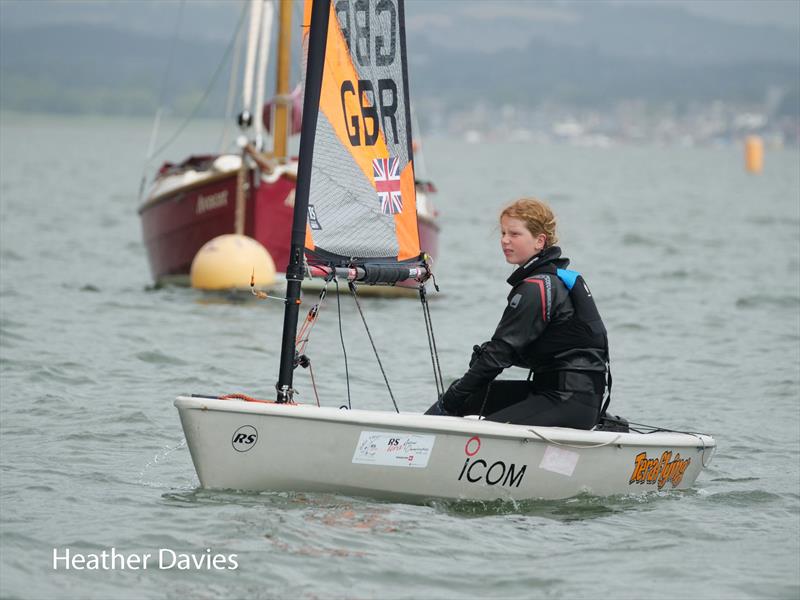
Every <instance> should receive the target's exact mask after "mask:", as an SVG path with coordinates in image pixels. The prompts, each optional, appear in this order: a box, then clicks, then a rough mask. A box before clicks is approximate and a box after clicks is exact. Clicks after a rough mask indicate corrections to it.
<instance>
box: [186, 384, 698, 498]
mask: <svg viewBox="0 0 800 600" xmlns="http://www.w3.org/2000/svg"><path fill="white" fill-rule="evenodd" d="M175 405H176V406H177V407H178V410H179V411H180V416H181V422H182V423H183V430H184V432H185V433H186V440H187V442H188V445H189V450H190V451H191V454H192V459H193V461H194V465H195V468H196V470H197V475H198V477H199V478H200V483H201V484H202V486H203V487H205V488H212V489H244V490H256V491H264V490H266V491H269V490H292V491H298V492H336V493H342V494H349V495H361V496H370V497H374V498H385V499H389V500H401V501H408V502H423V501H425V500H427V499H431V498H444V499H452V500H461V499H469V500H495V499H513V500H529V499H540V498H541V499H558V498H568V497H570V496H575V495H577V494H581V493H588V494H593V495H599V496H608V495H615V494H631V493H641V492H645V491H659V490H663V491H666V490H672V489H686V488H689V487H691V485H692V484H693V483H694V481H695V479H697V476H698V475H699V474H700V471H702V470H703V468H704V467H705V466H706V465H707V464H708V462H709V461H710V460H711V456H712V454H713V452H714V440H713V439H712V438H710V437H709V436H706V435H701V434H684V433H673V432H654V433H622V432H615V431H581V430H578V429H565V428H561V427H532V426H528V425H509V424H504V423H495V422H492V421H486V420H477V419H471V418H460V417H430V416H425V415H419V414H406V413H402V414H397V413H390V412H381V411H373V410H340V409H336V408H329V407H317V406H310V405H299V404H277V403H256V402H245V401H241V400H234V399H226V400H221V399H214V398H200V397H180V398H178V400H177V401H176V402H175ZM298 440H302V443H301V446H302V449H301V450H300V451H298V452H288V451H287V449H288V448H293V447H297V446H298Z"/></svg>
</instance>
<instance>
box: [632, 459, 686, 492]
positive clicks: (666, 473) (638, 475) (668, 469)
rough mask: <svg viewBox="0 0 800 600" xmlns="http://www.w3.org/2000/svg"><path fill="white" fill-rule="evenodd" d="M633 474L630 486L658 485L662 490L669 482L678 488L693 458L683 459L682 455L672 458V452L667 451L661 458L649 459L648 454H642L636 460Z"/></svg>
mask: <svg viewBox="0 0 800 600" xmlns="http://www.w3.org/2000/svg"><path fill="white" fill-rule="evenodd" d="M634 460H635V463H634V467H633V472H632V473H631V480H630V481H629V482H628V485H631V484H634V483H638V484H641V485H652V484H654V483H657V484H658V489H661V488H663V487H664V485H666V483H667V482H668V481H669V482H671V483H672V487H673V488H676V487H678V485H679V484H680V482H681V480H682V479H683V474H684V473H685V472H686V468H687V467H688V466H689V464H690V463H691V462H692V459H691V458H684V459H682V458H681V455H680V453H677V454H676V455H675V458H672V452H671V451H669V450H665V451H664V453H663V454H661V457H660V458H647V453H646V452H640V453H639V454H637V455H636V458H635V459H634Z"/></svg>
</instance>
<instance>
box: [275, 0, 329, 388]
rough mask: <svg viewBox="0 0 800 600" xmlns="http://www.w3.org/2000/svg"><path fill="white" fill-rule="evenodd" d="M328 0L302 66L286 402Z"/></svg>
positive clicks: (317, 10) (319, 7)
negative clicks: (302, 83)
mask: <svg viewBox="0 0 800 600" xmlns="http://www.w3.org/2000/svg"><path fill="white" fill-rule="evenodd" d="M329 15H330V0H314V3H313V5H312V7H311V29H310V31H309V36H308V40H309V43H308V64H307V68H306V85H305V97H304V98H303V125H302V129H301V131H300V157H299V161H298V165H297V186H296V188H295V197H294V218H293V221H292V242H291V249H290V254H289V266H288V267H287V268H286V281H287V285H286V307H285V311H284V315H283V340H282V342H281V362H280V370H279V372H278V383H277V384H276V385H275V387H276V388H277V390H278V402H290V401H291V400H292V395H293V392H294V390H293V389H292V378H293V375H294V367H295V364H294V360H295V337H296V336H297V316H298V314H299V312H300V284H301V282H302V281H303V274H304V273H303V256H304V251H305V239H306V221H307V213H308V194H309V190H310V188H311V161H312V158H313V156H314V135H315V133H316V130H317V115H318V113H319V97H320V90H321V88H322V72H323V66H324V64H325V43H326V40H327V37H328V17H329Z"/></svg>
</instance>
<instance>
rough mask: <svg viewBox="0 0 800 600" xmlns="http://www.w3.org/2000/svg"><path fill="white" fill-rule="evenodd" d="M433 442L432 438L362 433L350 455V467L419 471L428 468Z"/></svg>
mask: <svg viewBox="0 0 800 600" xmlns="http://www.w3.org/2000/svg"><path fill="white" fill-rule="evenodd" d="M435 441H436V436H435V435H419V434H416V433H403V432H400V431H362V432H361V435H360V436H359V438H358V444H356V451H355V452H354V453H353V463H354V464H360V465H383V466H387V467H413V468H417V469H422V468H425V467H427V466H428V459H429V458H430V456H431V452H432V451H433V443H434V442H435Z"/></svg>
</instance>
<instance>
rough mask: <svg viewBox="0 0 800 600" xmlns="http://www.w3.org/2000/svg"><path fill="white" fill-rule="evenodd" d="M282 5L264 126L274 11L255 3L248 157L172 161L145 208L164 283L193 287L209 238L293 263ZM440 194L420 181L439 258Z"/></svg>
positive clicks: (152, 252)
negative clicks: (240, 240) (257, 86)
mask: <svg viewBox="0 0 800 600" xmlns="http://www.w3.org/2000/svg"><path fill="white" fill-rule="evenodd" d="M279 6H280V16H279V28H278V30H279V36H278V38H279V39H278V52H277V55H278V56H277V69H276V71H277V85H276V94H275V100H273V102H271V103H269V104H267V105H266V109H265V110H264V111H263V115H264V118H263V120H262V122H259V123H253V121H254V119H253V118H252V117H251V114H253V113H255V114H259V113H262V111H261V110H258V111H256V110H250V108H249V107H251V106H262V105H264V103H263V101H262V100H261V99H260V98H262V97H263V96H261V94H258V93H257V94H256V99H255V103H253V102H252V95H253V94H252V91H253V79H256V81H263V73H264V72H265V71H266V64H265V62H266V58H265V55H266V49H265V48H260V49H259V48H258V46H259V45H261V46H264V45H266V44H269V37H270V35H269V32H270V30H271V19H272V9H271V3H264V0H253V2H251V7H250V9H251V13H250V20H251V25H250V39H249V40H248V48H247V65H246V67H245V75H244V90H243V93H242V97H243V105H244V108H243V111H242V113H241V114H240V115H239V118H238V123H239V127H240V130H241V135H240V138H239V147H240V148H241V154H218V155H202V156H191V157H189V158H188V159H186V160H184V161H183V162H181V163H169V162H168V163H165V164H164V165H163V166H162V167H161V168H160V170H159V171H158V173H157V174H156V176H155V177H154V179H153V181H152V183H151V185H150V187H149V189H148V190H147V193H146V197H145V198H144V201H143V203H142V205H141V206H140V208H139V215H140V217H141V224H142V234H143V238H144V244H145V247H146V249H147V255H148V259H149V262H150V271H151V273H152V276H153V279H154V280H155V282H156V283H158V284H179V285H187V284H188V283H189V274H190V269H191V265H192V261H193V260H194V258H195V256H196V255H197V253H198V251H199V250H200V249H201V248H202V247H203V246H204V245H205V244H206V243H207V242H209V241H210V240H213V239H214V238H216V237H218V236H221V235H225V234H231V233H236V234H242V235H245V236H247V237H250V238H252V239H254V240H256V241H257V242H259V243H260V244H261V245H262V246H263V247H264V248H265V249H266V250H267V251H268V252H269V254H270V255H271V257H272V259H273V261H274V263H275V265H276V268H277V271H278V272H279V273H282V272H284V271H285V269H286V266H287V265H288V263H289V241H290V231H291V223H292V218H293V217H292V215H293V207H294V189H295V183H296V178H297V158H296V157H291V156H289V154H288V137H289V135H291V134H293V133H299V129H300V127H299V125H300V118H299V109H300V102H299V100H300V98H299V95H298V94H296V93H295V94H290V93H289V56H290V47H289V46H290V31H291V22H292V14H291V8H292V2H291V0H280V2H279ZM254 23H255V25H254ZM257 49H258V50H259V64H258V65H256V50H257ZM262 62H263V63H264V64H261V63H262ZM259 71H260V72H261V73H262V76H261V77H259V76H258V72H259ZM248 74H250V75H249V76H248ZM257 91H258V90H257ZM273 107H274V108H273ZM264 125H266V127H267V128H268V129H271V130H272V131H273V132H274V135H273V136H272V140H273V148H272V150H271V151H263V149H262V148H261V146H262V138H263V136H262V127H263V126H264ZM270 126H271V127H270ZM435 192H436V189H435V187H434V186H433V184H432V183H430V182H423V181H417V183H416V205H417V214H418V223H419V235H420V247H421V248H422V249H423V251H424V252H425V253H427V254H428V255H429V256H430V257H431V258H433V259H435V257H436V256H437V253H438V235H439V225H438V224H437V211H436V210H435V208H434V207H433V205H432V203H431V196H432V195H433V194H435Z"/></svg>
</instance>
